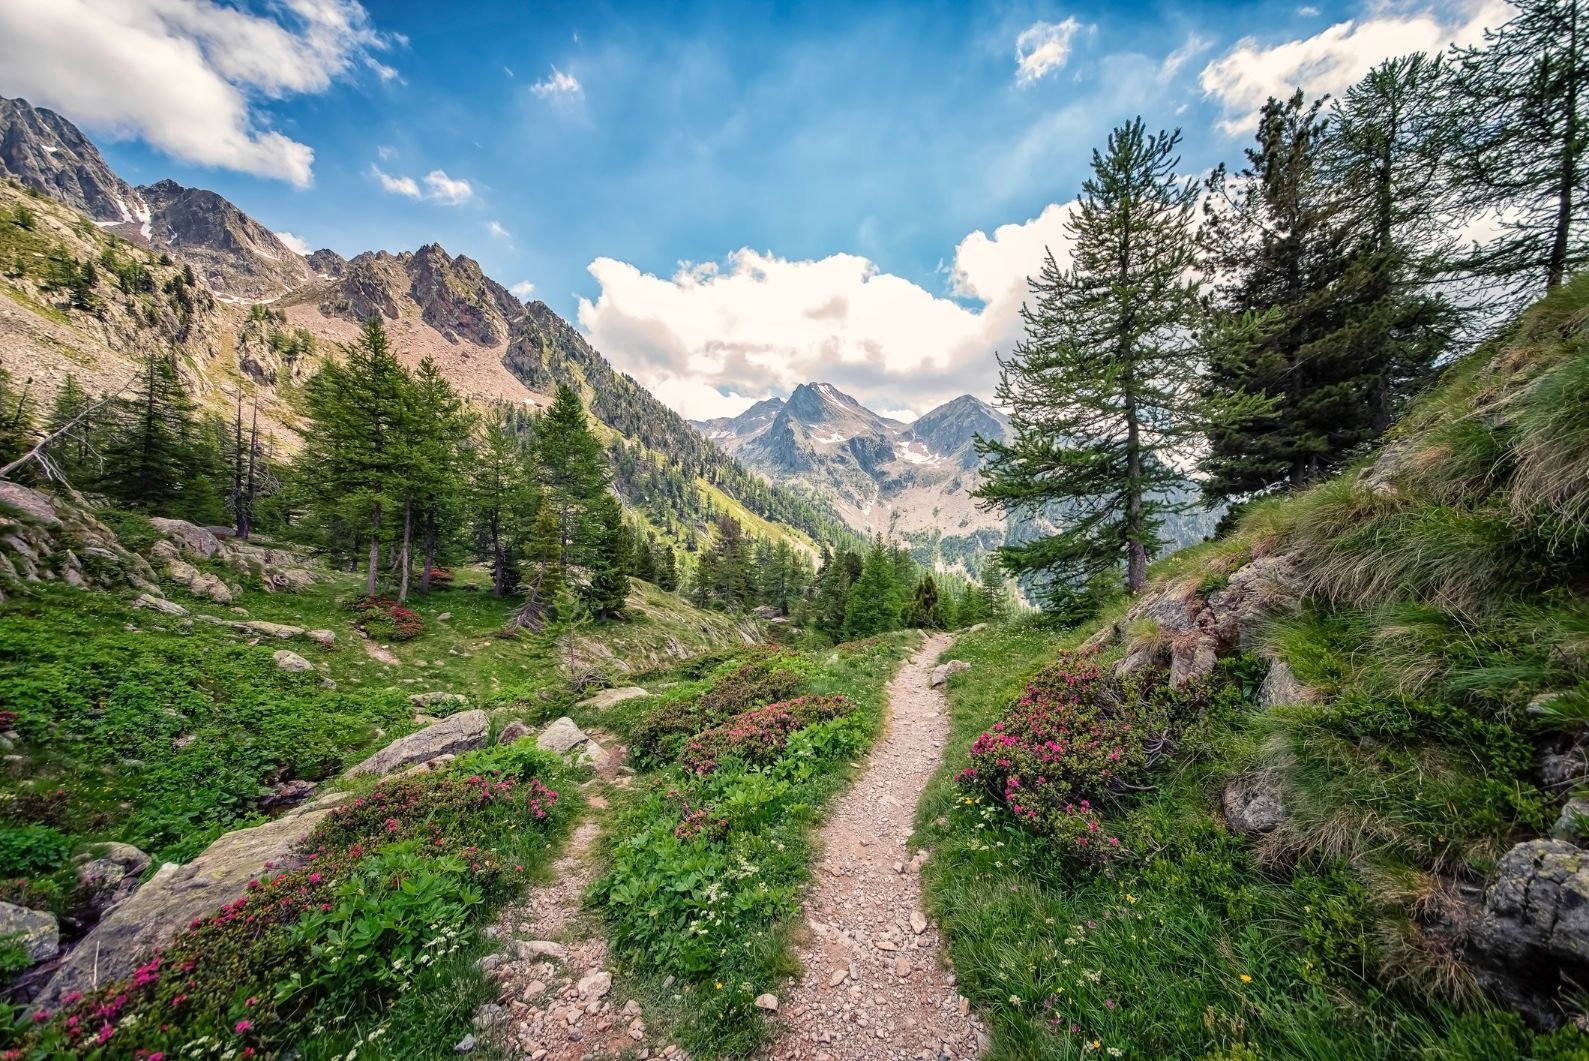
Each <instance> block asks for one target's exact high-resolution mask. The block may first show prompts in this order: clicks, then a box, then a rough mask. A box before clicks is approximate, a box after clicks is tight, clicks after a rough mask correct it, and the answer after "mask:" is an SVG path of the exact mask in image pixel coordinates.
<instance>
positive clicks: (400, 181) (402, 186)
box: [370, 166, 420, 199]
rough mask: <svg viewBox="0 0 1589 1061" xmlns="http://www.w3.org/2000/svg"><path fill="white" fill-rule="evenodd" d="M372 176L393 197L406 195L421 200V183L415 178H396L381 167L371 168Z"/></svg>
mask: <svg viewBox="0 0 1589 1061" xmlns="http://www.w3.org/2000/svg"><path fill="white" fill-rule="evenodd" d="M370 175H371V176H373V177H374V178H375V179H376V180H378V181H380V182H381V187H382V188H385V189H386V190H387V191H389V192H391V193H392V194H393V195H406V196H408V197H409V198H410V199H418V198H419V194H420V193H419V182H418V181H416V180H414V178H413V177H394V176H392V175H391V174H390V173H387V172H386V171H385V170H383V169H381V167H379V166H371V167H370Z"/></svg>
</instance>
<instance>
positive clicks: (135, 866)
mask: <svg viewBox="0 0 1589 1061" xmlns="http://www.w3.org/2000/svg"><path fill="white" fill-rule="evenodd" d="M148 868H149V856H148V855H146V854H144V853H143V852H142V851H140V850H139V849H138V848H136V847H133V846H132V845H131V844H119V843H108V844H96V845H94V847H93V848H92V849H90V851H89V852H88V854H87V855H85V856H83V861H82V862H80V864H79V865H78V867H77V881H78V883H79V884H81V885H82V886H83V887H84V888H85V889H87V890H88V891H89V892H91V893H92V894H93V899H92V900H91V902H92V905H93V907H94V910H95V912H96V913H97V914H98V916H99V917H101V918H103V917H104V916H105V914H106V912H108V911H109V910H111V909H113V908H115V907H117V906H120V905H121V904H122V903H124V902H126V901H127V900H128V899H129V898H130V897H131V896H132V893H133V892H135V891H137V890H138V881H139V877H140V876H141V875H142V873H143V871H144V870H146V869H148Z"/></svg>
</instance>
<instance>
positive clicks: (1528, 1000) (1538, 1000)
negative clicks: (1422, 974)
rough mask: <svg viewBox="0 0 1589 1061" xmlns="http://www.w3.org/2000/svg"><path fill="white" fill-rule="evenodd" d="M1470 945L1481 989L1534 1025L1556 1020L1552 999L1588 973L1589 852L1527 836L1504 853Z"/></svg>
mask: <svg viewBox="0 0 1589 1061" xmlns="http://www.w3.org/2000/svg"><path fill="white" fill-rule="evenodd" d="M1468 946H1469V952H1470V954H1471V956H1472V957H1473V958H1474V959H1475V960H1476V962H1477V963H1478V965H1479V966H1480V967H1481V969H1483V970H1485V971H1486V972H1487V973H1488V975H1486V976H1484V977H1483V979H1484V982H1485V983H1486V985H1487V986H1489V987H1490V988H1491V989H1492V990H1494V991H1496V992H1497V993H1499V994H1500V995H1501V996H1502V997H1503V998H1504V999H1505V1000H1506V1001H1507V1002H1508V1003H1509V1004H1511V1005H1514V1006H1516V1007H1518V1008H1520V1009H1522V1010H1523V1011H1524V1015H1525V1016H1527V1017H1529V1019H1530V1020H1532V1021H1533V1022H1534V1023H1535V1024H1538V1025H1541V1026H1545V1027H1550V1026H1554V1025H1555V1024H1557V1023H1559V1021H1560V1011H1559V1010H1558V1009H1556V1007H1555V1006H1554V1005H1553V1004H1552V1000H1553V999H1554V998H1555V996H1556V994H1557V992H1558V991H1559V990H1561V988H1562V987H1563V985H1571V984H1575V983H1582V982H1583V979H1584V976H1585V974H1586V973H1589V853H1586V852H1585V851H1584V850H1583V849H1582V848H1580V847H1578V846H1577V845H1575V844H1570V843H1568V842H1567V841H1565V840H1529V841H1527V842H1525V843H1521V844H1518V845H1517V846H1515V847H1513V848H1512V849H1511V850H1510V851H1508V852H1507V853H1506V854H1504V855H1502V856H1501V860H1500V861H1499V862H1498V863H1497V864H1496V867H1495V877H1494V879H1493V881H1492V882H1491V884H1490V886H1489V888H1488V889H1487V890H1486V891H1485V894H1484V907H1483V912H1482V914H1481V915H1480V917H1479V920H1478V924H1477V925H1476V926H1475V927H1474V928H1473V929H1472V930H1471V932H1470V933H1469V939H1468Z"/></svg>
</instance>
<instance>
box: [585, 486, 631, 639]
mask: <svg viewBox="0 0 1589 1061" xmlns="http://www.w3.org/2000/svg"><path fill="white" fill-rule="evenodd" d="M591 519H592V525H593V527H594V529H595V540H594V541H593V543H592V546H591V550H590V556H591V562H590V593H589V601H588V605H587V606H588V607H589V609H590V613H591V615H593V616H595V617H596V618H598V619H622V618H623V609H624V604H625V602H627V600H628V599H629V568H630V563H631V558H630V544H629V528H628V527H627V526H626V525H625V523H624V519H623V507H622V506H621V505H619V504H618V499H617V498H616V497H614V496H613V495H612V494H611V493H603V494H602V495H601V497H600V498H598V499H597V500H596V501H595V502H594V503H593V505H592V512H591Z"/></svg>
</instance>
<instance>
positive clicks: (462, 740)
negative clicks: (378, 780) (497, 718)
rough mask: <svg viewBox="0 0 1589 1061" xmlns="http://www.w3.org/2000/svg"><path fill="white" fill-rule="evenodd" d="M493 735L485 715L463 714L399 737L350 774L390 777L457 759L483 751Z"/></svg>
mask: <svg viewBox="0 0 1589 1061" xmlns="http://www.w3.org/2000/svg"><path fill="white" fill-rule="evenodd" d="M490 735H491V717H490V716H489V715H487V714H486V713H485V712H484V711H480V710H475V711H460V712H458V713H457V714H456V715H449V716H447V717H446V718H444V719H442V720H441V721H440V722H437V723H436V724H435V725H433V726H427V727H425V728H424V729H422V730H420V731H419V732H417V733H410V734H409V735H408V736H406V737H399V738H398V739H397V740H395V741H393V742H392V743H390V744H388V745H387V746H386V747H384V748H382V749H381V750H380V751H378V752H376V753H375V754H374V755H372V756H370V757H369V758H368V759H366V760H364V761H363V762H362V763H359V764H358V765H357V766H355V767H353V768H352V769H350V770H348V772H347V776H348V777H356V776H358V775H359V774H375V775H377V776H379V775H381V774H389V773H391V772H392V771H394V770H400V769H402V768H403V767H405V766H413V765H414V764H415V763H424V762H427V761H429V760H431V759H434V758H436V757H437V756H440V755H457V754H458V753H459V752H467V751H473V750H474V749H475V748H480V747H483V746H484V745H485V743H486V740H487V739H488V738H489V737H490Z"/></svg>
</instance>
